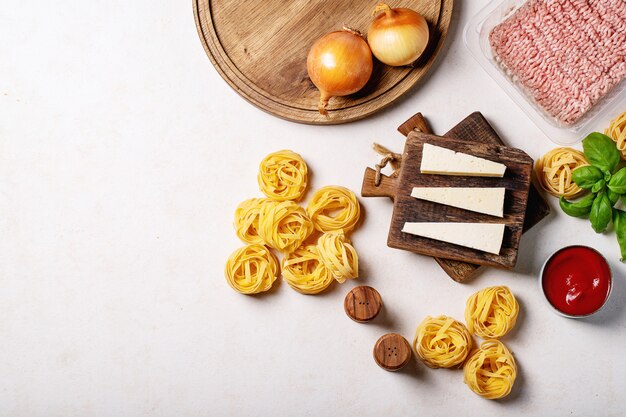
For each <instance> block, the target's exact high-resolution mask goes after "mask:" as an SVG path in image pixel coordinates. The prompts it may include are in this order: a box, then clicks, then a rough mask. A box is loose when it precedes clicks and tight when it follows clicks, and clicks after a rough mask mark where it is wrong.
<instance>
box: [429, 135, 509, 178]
mask: <svg viewBox="0 0 626 417" xmlns="http://www.w3.org/2000/svg"><path fill="white" fill-rule="evenodd" d="M505 170H506V165H504V164H501V163H499V162H493V161H489V160H488V159H484V158H479V157H477V156H472V155H468V154H465V153H461V152H455V151H453V150H451V149H446V148H442V147H440V146H435V145H431V144H429V143H425V144H424V147H423V150H422V163H421V166H420V171H421V172H422V174H440V175H465V176H469V177H499V178H502V177H503V176H504V171H505Z"/></svg>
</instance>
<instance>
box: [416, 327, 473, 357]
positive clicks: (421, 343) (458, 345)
mask: <svg viewBox="0 0 626 417" xmlns="http://www.w3.org/2000/svg"><path fill="white" fill-rule="evenodd" d="M471 348H472V336H471V335H470V333H469V332H468V331H467V328H466V327H465V326H464V325H463V323H461V322H459V321H457V320H455V319H453V318H452V317H447V316H438V317H431V316H427V317H426V318H425V319H424V320H423V321H422V322H421V323H420V325H419V326H418V327H417V331H416V333H415V338H414V339H413V350H414V351H415V354H416V355H417V356H418V357H419V358H420V359H421V360H422V361H423V362H424V363H425V364H426V365H427V366H429V367H431V368H452V367H455V366H458V365H461V364H462V363H463V361H464V360H465V358H466V357H467V355H468V354H469V352H470V349H471Z"/></svg>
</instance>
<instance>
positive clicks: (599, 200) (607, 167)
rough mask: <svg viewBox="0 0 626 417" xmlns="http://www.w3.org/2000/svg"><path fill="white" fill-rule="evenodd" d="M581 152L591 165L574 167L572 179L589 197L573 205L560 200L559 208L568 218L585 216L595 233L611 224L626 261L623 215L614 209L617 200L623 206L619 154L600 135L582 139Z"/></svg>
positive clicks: (624, 171)
mask: <svg viewBox="0 0 626 417" xmlns="http://www.w3.org/2000/svg"><path fill="white" fill-rule="evenodd" d="M583 150H584V154H585V158H586V159H587V161H588V162H589V163H590V164H591V165H587V166H583V167H579V168H576V169H575V170H574V171H573V172H572V180H573V181H574V182H575V183H576V185H578V186H579V187H580V188H582V189H585V190H589V191H590V194H587V195H586V196H584V197H583V198H581V199H580V200H578V201H575V202H572V201H567V200H566V199H565V198H563V197H561V199H560V201H559V205H560V207H561V210H563V212H565V214H567V215H569V216H573V217H588V218H589V221H590V222H591V227H592V228H593V230H594V231H595V232H596V233H602V232H604V231H605V230H606V229H607V227H608V226H609V224H610V223H611V221H613V225H614V228H615V233H616V235H617V242H618V243H619V247H620V252H621V255H622V260H626V212H624V211H622V210H619V209H616V208H615V207H614V206H615V204H616V203H617V201H618V200H619V199H620V198H621V199H622V201H623V202H624V203H626V167H623V168H621V169H619V170H618V167H619V164H620V159H621V158H620V151H619V150H618V149H617V147H616V146H615V143H614V142H613V141H612V140H611V138H609V137H608V136H606V135H603V134H602V133H599V132H594V133H591V134H590V135H588V136H587V137H586V138H585V139H584V140H583Z"/></svg>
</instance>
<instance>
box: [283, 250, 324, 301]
mask: <svg viewBox="0 0 626 417" xmlns="http://www.w3.org/2000/svg"><path fill="white" fill-rule="evenodd" d="M282 273H283V278H284V279H285V281H287V284H289V286H290V287H291V288H293V289H294V290H296V291H298V292H300V293H302V294H318V293H320V292H322V291H324V290H325V289H326V288H328V287H329V286H330V284H332V282H333V276H332V275H331V273H330V271H329V270H328V269H327V268H326V266H324V263H323V262H322V260H321V259H320V256H319V252H318V250H317V247H315V245H308V246H303V247H300V248H298V249H296V251H295V252H292V253H290V254H288V255H285V257H284V258H283V260H282Z"/></svg>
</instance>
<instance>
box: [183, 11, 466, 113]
mask: <svg viewBox="0 0 626 417" xmlns="http://www.w3.org/2000/svg"><path fill="white" fill-rule="evenodd" d="M453 3H454V0H403V1H402V2H395V1H391V2H390V6H392V7H407V8H410V9H413V10H415V11H417V12H419V13H421V14H422V15H423V16H424V17H425V18H426V20H427V21H428V24H429V27H430V42H429V47H428V49H427V51H426V52H425V53H424V55H423V56H422V58H420V60H419V61H418V62H417V63H416V64H415V65H414V67H412V68H411V67H401V68H392V67H388V66H386V65H383V64H381V63H380V62H376V63H375V65H374V72H373V74H372V78H371V80H370V82H369V83H368V84H367V85H366V86H365V87H364V88H363V90H361V91H359V92H358V93H356V94H354V95H351V96H348V97H334V98H332V99H331V101H330V105H329V107H328V109H329V117H328V118H326V117H324V116H322V115H320V114H319V113H318V111H317V103H318V101H319V92H318V90H317V88H315V86H314V85H313V83H311V80H310V79H309V76H308V74H307V70H306V57H307V54H308V52H309V49H310V48H311V45H312V44H313V42H315V41H316V40H317V39H318V38H320V37H321V36H322V35H324V34H326V33H328V32H332V31H334V30H339V29H341V28H342V27H343V26H344V25H346V26H349V27H351V28H353V29H357V30H359V31H361V32H363V33H365V32H366V31H367V27H368V26H369V23H370V21H371V11H372V9H373V8H374V6H375V5H376V1H371V2H369V1H354V0H353V1H350V0H333V1H323V0H292V1H284V0H244V1H242V0H194V14H195V19H196V26H197V28H198V34H199V35H200V39H201V40H202V44H203V45H204V49H205V50H206V52H207V55H208V56H209V58H210V59H211V62H212V63H213V65H214V66H215V68H217V70H218V72H219V73H220V75H221V76H222V77H223V78H224V79H225V80H226V82H228V84H230V86H231V87H232V88H234V89H235V91H237V92H238V93H239V94H240V95H241V96H243V97H244V98H245V99H246V100H248V101H249V102H251V103H252V104H254V105H255V106H257V107H259V108H261V109H262V110H265V111H267V112H269V113H271V114H274V115H276V116H278V117H282V118H283V119H287V120H292V121H295V122H300V123H310V124H338V123H346V122H350V121H353V120H358V119H362V118H364V117H366V116H369V115H370V114H372V113H375V112H377V111H378V110H380V109H382V108H384V107H385V106H387V105H389V104H391V103H392V102H393V101H394V100H396V99H397V98H398V97H400V96H401V95H402V94H404V93H406V92H407V91H408V90H409V89H410V88H411V87H412V86H413V85H414V84H415V83H416V82H417V81H419V80H420V78H422V77H423V76H424V75H425V74H426V72H427V71H428V69H429V68H430V66H431V65H432V63H433V62H434V60H435V58H436V56H437V54H438V53H439V51H440V50H441V47H442V45H443V42H444V40H445V37H446V33H447V31H448V26H449V25H450V18H451V15H452V6H453Z"/></svg>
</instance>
